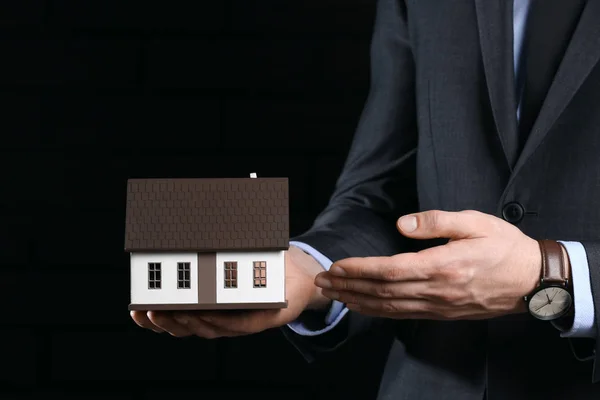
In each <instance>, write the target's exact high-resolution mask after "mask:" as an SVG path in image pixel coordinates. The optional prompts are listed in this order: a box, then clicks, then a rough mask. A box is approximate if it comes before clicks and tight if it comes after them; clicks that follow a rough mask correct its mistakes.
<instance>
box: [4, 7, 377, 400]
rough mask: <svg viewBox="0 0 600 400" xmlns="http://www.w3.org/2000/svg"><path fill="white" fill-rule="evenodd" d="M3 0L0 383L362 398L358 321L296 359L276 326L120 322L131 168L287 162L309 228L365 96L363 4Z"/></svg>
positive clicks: (295, 211) (366, 22)
mask: <svg viewBox="0 0 600 400" xmlns="http://www.w3.org/2000/svg"><path fill="white" fill-rule="evenodd" d="M1 3H2V4H0V35H1V36H2V40H1V41H0V53H1V54H2V63H0V89H1V90H0V107H1V108H2V111H3V113H2V118H1V119H0V128H1V132H2V135H0V182H1V183H2V192H1V193H2V195H1V196H0V221H2V223H0V254H1V255H2V257H0V304H2V305H3V308H2V318H1V319H0V343H2V344H1V345H0V353H1V354H2V360H3V361H5V363H6V366H8V368H4V369H3V373H2V377H0V381H1V383H2V385H1V386H2V387H1V388H0V398H1V399H46V398H54V397H56V398H64V399H71V398H72V399H82V400H86V399H90V400H92V399H93V400H103V399H109V398H110V399H113V398H114V399H119V400H120V399H123V400H125V399H127V400H129V399H131V400H145V399H159V398H160V399H163V398H199V399H213V398H218V399H222V400H223V399H239V398H240V397H248V396H256V397H258V396H259V397H260V398H262V399H263V400H269V399H281V398H286V399H290V400H294V399H296V398H298V399H305V398H312V399H323V400H325V399H326V400H338V399H340V400H341V399H344V400H345V399H347V398H365V399H367V398H371V397H372V394H373V390H374V389H375V388H376V383H377V378H378V373H379V372H378V369H377V368H378V366H379V363H380V360H379V358H377V357H375V356H374V353H375V352H377V351H379V350H375V349H373V347H372V346H370V345H369V343H370V342H369V341H368V340H369V337H368V338H367V339H365V340H366V341H364V342H363V341H358V342H354V343H349V344H347V345H346V346H345V347H344V349H342V350H340V351H339V352H336V353H335V354H331V355H330V356H328V357H326V359H325V360H322V361H321V362H320V363H317V364H316V365H315V364H313V365H307V364H306V363H305V362H304V360H303V359H302V357H301V356H300V355H299V354H298V353H297V351H296V350H295V348H294V347H293V346H292V345H291V344H289V343H288V342H287V341H285V340H284V339H283V337H282V336H280V334H279V332H278V331H277V330H276V329H275V330H272V331H268V332H265V333H263V334H260V335H253V336H248V337H242V338H230V339H225V340H214V341H204V340H200V339H189V340H188V339H178V338H173V337H171V336H169V335H168V334H163V335H157V334H154V333H153V332H149V331H145V330H143V329H141V328H139V327H137V326H136V325H135V324H134V323H133V321H132V320H131V318H130V315H129V313H128V311H127V305H128V304H129V295H130V293H129V270H128V266H129V259H128V255H127V253H126V252H125V251H124V249H123V247H124V246H123V245H124V242H125V217H126V209H125V208H126V200H127V181H128V180H129V179H138V178H139V179H146V178H151V179H170V178H230V177H243V178H245V177H248V174H249V173H251V172H256V173H257V174H258V176H259V177H285V178H288V190H289V192H288V201H289V204H288V207H289V209H288V210H287V211H288V214H289V216H288V217H289V226H288V227H287V229H289V234H290V236H294V235H297V234H299V233H301V232H303V231H304V230H306V229H308V227H310V225H311V224H312V222H313V219H314V217H315V216H316V215H317V213H318V212H319V211H321V209H322V207H324V206H325V204H326V203H327V200H328V198H329V196H330V194H331V191H332V190H333V184H334V183H335V179H336V178H337V174H338V173H339V171H340V169H341V167H342V163H343V160H344V159H345V156H346V152H347V149H348V146H349V144H350V142H351V140H352V136H353V134H354V130H355V127H356V125H357V122H358V119H359V117H360V113H361V111H362V107H363V103H364V100H365V99H366V97H367V94H368V84H369V70H368V64H369V60H368V55H369V41H370V34H371V31H372V23H373V16H374V11H375V3H374V2H372V1H371V0H348V1H344V2H339V1H334V0H319V1H317V0H307V1H296V2H285V1H277V0H258V1H246V0H223V1H195V0H173V1H169V2H149V1H144V0H131V1H125V2H123V1H117V0H93V1H79V0H19V1H4V2H1ZM371 340H375V341H377V339H372V338H371ZM356 360H366V361H365V362H363V363H362V364H360V363H359V364H357V363H356ZM340 366H347V367H348V368H347V369H349V370H350V371H347V370H346V369H345V368H340ZM332 382H334V383H332ZM335 382H337V383H335Z"/></svg>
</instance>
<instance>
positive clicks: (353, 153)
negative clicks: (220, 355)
mask: <svg viewBox="0 0 600 400" xmlns="http://www.w3.org/2000/svg"><path fill="white" fill-rule="evenodd" d="M406 18H407V16H406V9H405V6H404V4H403V2H402V1H399V0H379V1H378V3H377V9H376V18H375V23H374V31H373V35H372V40H371V53H370V58H371V82H370V91H369V96H368V98H367V102H366V104H365V107H364V110H363V113H362V116H361V118H360V122H359V124H358V127H357V130H356V132H355V136H354V139H353V142H352V146H351V148H350V152H349V154H348V157H347V159H346V162H345V165H344V168H343V170H342V173H341V175H340V176H339V178H338V180H337V182H336V186H335V190H334V193H333V195H332V197H331V198H330V201H329V203H328V205H327V207H326V208H325V209H324V210H323V211H322V212H321V213H320V214H319V215H318V217H317V218H316V220H315V221H314V223H313V225H312V227H311V228H310V229H309V230H308V231H307V232H305V233H303V234H301V235H300V236H298V237H296V238H293V240H294V241H298V242H303V243H306V244H307V245H309V246H311V247H313V248H314V249H316V250H318V251H319V252H320V253H322V254H324V255H325V256H326V257H327V258H329V259H330V260H331V261H333V262H335V261H337V260H339V259H342V258H346V257H362V256H384V255H392V254H397V253H401V252H405V251H408V249H409V245H410V243H409V241H408V239H406V238H403V237H402V236H401V235H400V234H399V233H398V231H397V230H396V226H395V223H396V220H397V219H398V218H399V217H400V216H401V215H403V214H407V213H411V212H415V211H417V191H416V186H415V185H416V184H415V156H416V148H417V125H416V111H415V88H414V87H415V68H414V60H413V54H412V51H411V43H410V39H409V32H408V30H407V21H406ZM323 319H324V315H317V316H315V320H316V321H318V323H319V324H320V325H322V324H323V322H322V321H323ZM307 320H310V317H307V316H303V321H307ZM377 322H379V321H376V320H374V319H371V318H367V317H364V316H360V315H357V314H355V313H352V312H348V313H346V314H345V316H344V318H343V320H342V321H340V323H338V324H337V325H336V327H335V329H332V330H331V331H328V332H327V333H324V334H322V335H318V336H316V337H306V336H302V335H298V334H297V333H295V332H293V331H292V330H291V329H290V328H289V327H287V326H285V327H282V330H283V332H284V334H285V336H286V337H287V338H288V339H289V340H290V341H291V342H292V343H293V344H294V345H295V346H296V348H297V349H298V350H299V351H300V352H301V353H302V354H303V355H304V357H305V358H306V359H307V360H309V361H310V360H312V359H313V358H314V356H315V355H316V354H318V353H319V352H321V351H327V350H332V349H335V348H337V347H338V346H339V345H340V344H342V343H343V342H345V341H346V340H347V339H348V338H350V337H352V336H353V335H356V334H358V333H361V332H364V331H365V330H367V329H369V328H370V327H372V326H373V324H374V323H377Z"/></svg>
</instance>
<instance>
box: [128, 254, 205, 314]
mask: <svg viewBox="0 0 600 400" xmlns="http://www.w3.org/2000/svg"><path fill="white" fill-rule="evenodd" d="M151 262H159V263H161V270H162V272H161V276H162V288H161V289H149V288H148V263H151ZM178 262H189V263H190V288H189V289H178V288H177V263H178ZM197 274H198V255H197V254H196V253H158V254H152V253H142V254H140V253H133V254H131V302H132V303H133V304H185V303H198V275H197Z"/></svg>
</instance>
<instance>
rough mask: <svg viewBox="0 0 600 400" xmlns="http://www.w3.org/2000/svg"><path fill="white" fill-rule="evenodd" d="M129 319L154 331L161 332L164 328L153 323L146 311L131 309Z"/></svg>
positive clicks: (141, 326)
mask: <svg viewBox="0 0 600 400" xmlns="http://www.w3.org/2000/svg"><path fill="white" fill-rule="evenodd" d="M130 315H131V319H133V321H134V322H135V323H136V324H137V325H138V326H139V327H140V328H144V329H150V330H152V331H154V332H156V333H163V332H164V330H162V329H161V328H159V327H158V326H156V325H154V324H153V323H152V321H150V319H149V318H148V314H147V312H146V311H132V312H131V313H130Z"/></svg>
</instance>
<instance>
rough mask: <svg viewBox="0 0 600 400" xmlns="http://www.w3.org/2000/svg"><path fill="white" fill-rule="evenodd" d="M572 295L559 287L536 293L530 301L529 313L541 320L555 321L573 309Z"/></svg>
mask: <svg viewBox="0 0 600 400" xmlns="http://www.w3.org/2000/svg"><path fill="white" fill-rule="evenodd" d="M571 301H572V300H571V295H570V294H569V292H568V291H566V290H565V289H563V288H559V287H549V288H545V289H542V290H540V291H539V292H537V293H535V294H534V295H533V297H531V300H530V301H529V311H531V313H532V314H533V315H534V316H535V317H537V318H539V319H547V320H549V319H555V318H558V317H560V316H562V315H563V314H564V313H566V312H567V311H568V309H569V307H571Z"/></svg>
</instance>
